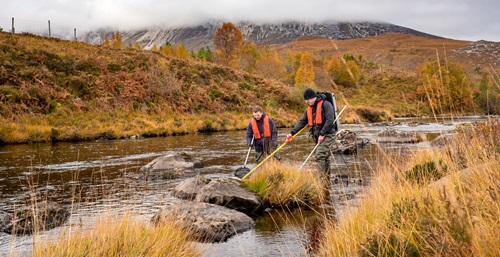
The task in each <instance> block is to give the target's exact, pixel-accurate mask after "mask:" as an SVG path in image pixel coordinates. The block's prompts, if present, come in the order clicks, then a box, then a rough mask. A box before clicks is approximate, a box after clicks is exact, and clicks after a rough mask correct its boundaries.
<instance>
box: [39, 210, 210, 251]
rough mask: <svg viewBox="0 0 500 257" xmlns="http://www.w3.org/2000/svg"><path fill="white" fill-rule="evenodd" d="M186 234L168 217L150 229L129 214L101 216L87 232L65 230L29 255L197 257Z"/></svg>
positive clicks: (72, 229) (149, 226) (77, 228)
mask: <svg viewBox="0 0 500 257" xmlns="http://www.w3.org/2000/svg"><path fill="white" fill-rule="evenodd" d="M202 254H203V252H202V250H201V249H200V248H199V247H198V246H196V245H195V243H194V242H193V241H191V238H190V236H189V231H188V230H187V229H186V228H185V226H182V225H180V224H178V222H176V221H175V220H174V219H173V218H172V217H167V218H166V222H163V223H162V225H160V226H152V225H151V224H149V223H147V222H146V221H143V220H138V219H137V218H134V217H132V216H131V215H130V214H125V215H123V216H121V217H116V216H113V215H103V216H102V217H101V218H99V219H98V220H97V221H96V223H95V224H94V226H93V228H91V229H84V228H81V227H76V228H69V229H67V230H66V231H65V232H63V233H60V234H59V235H58V238H56V239H54V240H44V241H38V242H37V243H36V244H35V246H34V249H33V252H32V256H34V257H45V256H171V257H176V256H179V257H183V256H201V255H202Z"/></svg>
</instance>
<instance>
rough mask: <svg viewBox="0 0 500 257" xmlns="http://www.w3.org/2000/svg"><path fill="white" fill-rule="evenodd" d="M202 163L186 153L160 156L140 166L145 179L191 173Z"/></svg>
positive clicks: (200, 166) (166, 177)
mask: <svg viewBox="0 0 500 257" xmlns="http://www.w3.org/2000/svg"><path fill="white" fill-rule="evenodd" d="M196 168H203V163H201V162H200V161H199V160H196V159H195V158H193V157H192V156H190V155H188V154H186V153H180V154H179V153H173V154H167V155H164V156H160V157H158V158H156V159H154V160H153V161H151V162H150V163H148V164H146V165H145V166H144V167H142V168H141V171H142V172H144V175H145V178H146V179H171V178H178V177H181V176H184V175H188V174H192V173H193V172H194V169H196Z"/></svg>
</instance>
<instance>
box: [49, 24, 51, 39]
mask: <svg viewBox="0 0 500 257" xmlns="http://www.w3.org/2000/svg"><path fill="white" fill-rule="evenodd" d="M49 37H51V33H50V20H49Z"/></svg>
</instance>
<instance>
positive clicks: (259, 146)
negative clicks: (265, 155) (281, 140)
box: [247, 113, 278, 152]
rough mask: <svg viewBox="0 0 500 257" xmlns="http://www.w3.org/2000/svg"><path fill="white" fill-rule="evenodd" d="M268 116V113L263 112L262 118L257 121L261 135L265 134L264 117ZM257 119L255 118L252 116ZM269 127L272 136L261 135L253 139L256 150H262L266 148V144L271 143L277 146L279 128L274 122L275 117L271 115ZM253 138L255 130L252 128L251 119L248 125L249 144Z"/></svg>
mask: <svg viewBox="0 0 500 257" xmlns="http://www.w3.org/2000/svg"><path fill="white" fill-rule="evenodd" d="M265 116H266V113H263V114H262V118H260V120H258V121H257V126H258V127H259V132H260V134H261V135H264V125H263V123H264V117H265ZM252 119H255V118H252ZM269 128H270V129H271V137H270V138H267V139H266V138H264V137H263V136H261V137H260V139H254V140H253V145H254V147H255V151H256V152H262V151H263V149H264V145H265V144H269V143H271V146H276V145H277V144H278V130H277V129H276V125H275V124H274V121H273V119H271V118H270V117H269ZM252 138H253V130H252V122H251V121H250V122H249V123H248V127H247V145H250V143H251V142H252Z"/></svg>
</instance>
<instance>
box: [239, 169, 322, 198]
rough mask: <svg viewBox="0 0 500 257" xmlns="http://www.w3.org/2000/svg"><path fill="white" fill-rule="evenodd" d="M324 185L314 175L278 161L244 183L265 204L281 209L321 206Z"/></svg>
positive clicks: (318, 177) (316, 175) (254, 174)
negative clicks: (295, 206)
mask: <svg viewBox="0 0 500 257" xmlns="http://www.w3.org/2000/svg"><path fill="white" fill-rule="evenodd" d="M324 183H325V181H321V179H320V176H318V174H317V172H316V171H307V170H299V168H298V167H294V166H291V165H289V164H285V163H281V162H278V161H269V162H268V163H266V164H265V165H263V166H262V167H261V169H260V170H258V171H256V172H254V173H253V174H252V176H251V177H250V178H249V179H248V180H245V184H246V186H247V187H248V188H249V189H250V190H251V191H253V192H256V193H257V194H259V195H260V196H261V197H262V200H263V201H264V202H266V203H268V204H271V205H275V206H281V207H288V206H292V205H307V204H310V205H317V204H320V203H321V202H323V200H324V199H325V192H324V190H323V188H324V187H323V185H324Z"/></svg>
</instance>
